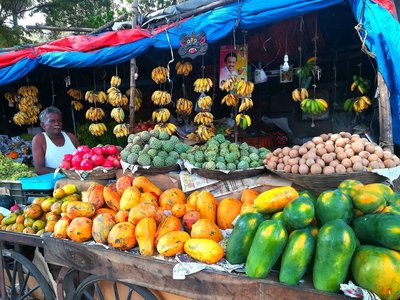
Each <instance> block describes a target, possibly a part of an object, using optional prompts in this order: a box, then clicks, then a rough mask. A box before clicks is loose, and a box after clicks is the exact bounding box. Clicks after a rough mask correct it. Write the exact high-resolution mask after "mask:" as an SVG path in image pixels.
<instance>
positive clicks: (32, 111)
mask: <svg viewBox="0 0 400 300" xmlns="http://www.w3.org/2000/svg"><path fill="white" fill-rule="evenodd" d="M41 107H42V106H41V105H40V106H38V105H32V106H30V107H28V108H26V109H25V113H26V114H27V115H28V118H34V117H35V116H36V117H37V116H38V115H39V114H40V109H41ZM20 110H21V109H20ZM21 111H22V110H21ZM36 120H37V119H36ZM31 121H32V120H31ZM34 123H35V122H34Z"/></svg>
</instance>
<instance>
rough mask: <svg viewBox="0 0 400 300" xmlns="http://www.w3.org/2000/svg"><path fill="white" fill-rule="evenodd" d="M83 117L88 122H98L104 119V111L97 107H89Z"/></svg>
mask: <svg viewBox="0 0 400 300" xmlns="http://www.w3.org/2000/svg"><path fill="white" fill-rule="evenodd" d="M85 117H86V119H88V120H90V121H99V120H101V119H103V118H104V110H103V109H102V108H99V107H90V108H89V109H88V110H87V111H86V114H85Z"/></svg>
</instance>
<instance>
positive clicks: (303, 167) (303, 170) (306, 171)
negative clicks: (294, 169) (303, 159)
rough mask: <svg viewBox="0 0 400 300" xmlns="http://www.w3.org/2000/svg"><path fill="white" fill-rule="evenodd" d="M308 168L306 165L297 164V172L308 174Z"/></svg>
mask: <svg viewBox="0 0 400 300" xmlns="http://www.w3.org/2000/svg"><path fill="white" fill-rule="evenodd" d="M309 171H310V168H309V167H308V166H307V165H300V166H299V173H300V174H308V172H309Z"/></svg>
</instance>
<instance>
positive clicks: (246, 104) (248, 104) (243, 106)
mask: <svg viewBox="0 0 400 300" xmlns="http://www.w3.org/2000/svg"><path fill="white" fill-rule="evenodd" d="M252 107H253V100H252V99H251V98H249V97H244V98H242V102H240V106H239V112H240V113H241V112H244V111H246V110H248V109H250V108H252Z"/></svg>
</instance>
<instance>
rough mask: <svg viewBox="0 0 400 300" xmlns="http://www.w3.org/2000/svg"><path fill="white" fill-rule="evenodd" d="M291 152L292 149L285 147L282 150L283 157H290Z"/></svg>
mask: <svg viewBox="0 0 400 300" xmlns="http://www.w3.org/2000/svg"><path fill="white" fill-rule="evenodd" d="M290 150H291V149H290V148H289V147H283V148H282V153H283V155H284V156H286V155H289V152H290Z"/></svg>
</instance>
